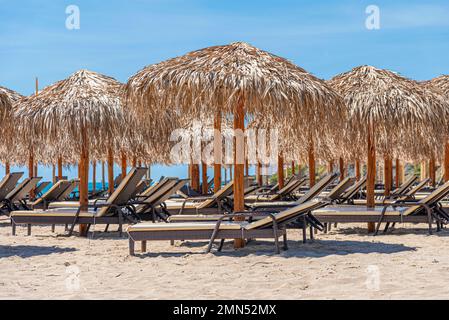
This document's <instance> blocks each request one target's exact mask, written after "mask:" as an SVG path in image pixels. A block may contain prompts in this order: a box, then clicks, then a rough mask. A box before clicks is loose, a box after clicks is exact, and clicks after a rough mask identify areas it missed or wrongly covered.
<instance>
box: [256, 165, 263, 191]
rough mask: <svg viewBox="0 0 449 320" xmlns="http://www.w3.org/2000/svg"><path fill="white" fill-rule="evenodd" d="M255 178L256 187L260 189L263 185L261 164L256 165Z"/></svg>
mask: <svg viewBox="0 0 449 320" xmlns="http://www.w3.org/2000/svg"><path fill="white" fill-rule="evenodd" d="M256 176H257V177H256V178H257V185H258V186H259V187H261V186H262V185H263V181H262V164H261V163H260V162H259V163H257V168H256Z"/></svg>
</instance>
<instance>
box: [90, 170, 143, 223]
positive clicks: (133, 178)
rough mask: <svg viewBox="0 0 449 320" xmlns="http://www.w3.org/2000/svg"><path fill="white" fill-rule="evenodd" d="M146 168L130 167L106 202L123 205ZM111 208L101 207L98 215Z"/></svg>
mask: <svg viewBox="0 0 449 320" xmlns="http://www.w3.org/2000/svg"><path fill="white" fill-rule="evenodd" d="M146 172H147V169H146V168H132V169H131V171H130V172H129V173H128V174H127V175H126V177H125V178H124V179H123V180H122V182H121V183H120V184H119V186H118V187H117V188H116V189H115V190H114V192H113V193H112V194H111V195H110V196H109V198H108V200H107V201H106V204H115V205H118V206H121V205H125V204H126V203H127V202H129V200H130V199H131V197H132V194H133V192H134V190H135V189H136V187H137V185H138V184H139V182H140V181H141V180H142V178H143V177H144V176H145V174H146ZM110 210H111V208H108V207H103V208H101V209H100V210H99V211H98V216H99V217H102V216H105V215H106V214H108V213H109V211H110Z"/></svg>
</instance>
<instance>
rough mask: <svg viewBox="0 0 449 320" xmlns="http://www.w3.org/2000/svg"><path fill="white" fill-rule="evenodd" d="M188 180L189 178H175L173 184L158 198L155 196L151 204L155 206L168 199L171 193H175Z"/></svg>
mask: <svg viewBox="0 0 449 320" xmlns="http://www.w3.org/2000/svg"><path fill="white" fill-rule="evenodd" d="M188 182H189V179H181V180H177V181H176V182H175V184H174V185H173V186H172V187H171V188H170V189H167V190H166V191H165V192H164V193H162V194H161V195H160V196H159V198H157V199H156V200H155V201H154V202H153V206H157V205H159V204H161V203H162V202H164V201H166V200H168V199H169V198H170V197H171V196H172V195H174V194H175V193H177V192H178V191H179V190H180V189H181V188H182V187H183V186H185V185H186V184H187V183H188Z"/></svg>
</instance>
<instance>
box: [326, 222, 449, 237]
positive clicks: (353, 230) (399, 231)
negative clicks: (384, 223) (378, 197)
mask: <svg viewBox="0 0 449 320" xmlns="http://www.w3.org/2000/svg"><path fill="white" fill-rule="evenodd" d="M422 226H423V227H419V228H418V227H415V228H411V227H409V226H408V227H401V225H400V224H398V225H396V226H395V228H389V229H388V231H387V232H386V233H384V232H383V228H381V229H380V230H379V234H378V235H377V236H375V237H373V235H372V234H368V232H367V229H366V228H363V227H344V225H342V226H339V228H338V229H332V233H334V234H339V235H361V236H367V237H372V238H373V239H374V240H382V236H403V235H410V234H413V235H420V236H421V235H422V236H438V237H449V229H442V230H441V231H439V232H437V230H436V227H435V225H434V226H433V229H432V235H429V229H428V228H427V225H424V224H423V225H422Z"/></svg>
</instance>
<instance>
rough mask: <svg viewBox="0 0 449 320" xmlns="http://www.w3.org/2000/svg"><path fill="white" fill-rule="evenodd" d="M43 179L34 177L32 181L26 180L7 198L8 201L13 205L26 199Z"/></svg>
mask: <svg viewBox="0 0 449 320" xmlns="http://www.w3.org/2000/svg"><path fill="white" fill-rule="evenodd" d="M41 179H42V178H41V177H34V178H31V179H30V178H26V179H25V180H23V181H22V183H21V184H20V185H19V186H17V188H15V189H14V190H13V191H11V192H10V193H9V194H8V195H7V196H6V199H9V201H11V202H12V203H14V202H17V201H20V200H23V199H25V198H26V197H27V195H28V194H29V193H30V192H31V191H32V190H34V189H35V188H36V186H37V184H38V183H39V181H41Z"/></svg>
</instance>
